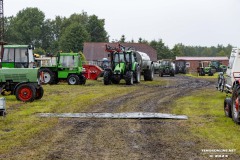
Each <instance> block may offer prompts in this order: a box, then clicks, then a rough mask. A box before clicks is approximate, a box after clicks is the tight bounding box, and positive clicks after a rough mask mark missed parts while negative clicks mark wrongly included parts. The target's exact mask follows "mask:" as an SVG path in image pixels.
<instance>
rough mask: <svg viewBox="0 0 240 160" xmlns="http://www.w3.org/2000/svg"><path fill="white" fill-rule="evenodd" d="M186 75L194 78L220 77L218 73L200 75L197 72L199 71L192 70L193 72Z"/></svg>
mask: <svg viewBox="0 0 240 160" xmlns="http://www.w3.org/2000/svg"><path fill="white" fill-rule="evenodd" d="M186 76H189V77H194V78H203V79H216V78H218V73H217V72H216V73H214V74H213V76H208V75H205V76H199V75H198V74H197V72H192V73H188V74H186Z"/></svg>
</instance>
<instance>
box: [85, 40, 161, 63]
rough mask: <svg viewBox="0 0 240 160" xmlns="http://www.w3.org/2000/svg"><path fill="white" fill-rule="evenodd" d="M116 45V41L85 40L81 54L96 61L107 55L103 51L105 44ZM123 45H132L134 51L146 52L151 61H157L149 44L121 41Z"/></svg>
mask: <svg viewBox="0 0 240 160" xmlns="http://www.w3.org/2000/svg"><path fill="white" fill-rule="evenodd" d="M106 44H108V45H110V46H111V47H117V45H118V43H106V42H85V43H84V47H83V54H84V55H85V57H86V60H87V61H97V60H102V59H103V58H106V57H108V52H106V51H105V45H106ZM121 45H123V46H125V47H133V48H135V50H136V51H140V52H144V53H146V54H148V56H149V57H150V59H151V60H152V61H157V51H156V50H155V49H153V48H152V47H151V46H149V45H147V44H144V43H121Z"/></svg>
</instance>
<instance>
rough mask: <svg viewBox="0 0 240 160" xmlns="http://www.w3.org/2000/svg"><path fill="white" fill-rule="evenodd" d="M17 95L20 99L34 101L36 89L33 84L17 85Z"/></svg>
mask: <svg viewBox="0 0 240 160" xmlns="http://www.w3.org/2000/svg"><path fill="white" fill-rule="evenodd" d="M15 96H16V98H17V100H19V101H23V102H32V101H34V99H35V97H36V89H35V87H34V86H33V85H32V84H21V85H19V86H18V87H17V89H16V92H15Z"/></svg>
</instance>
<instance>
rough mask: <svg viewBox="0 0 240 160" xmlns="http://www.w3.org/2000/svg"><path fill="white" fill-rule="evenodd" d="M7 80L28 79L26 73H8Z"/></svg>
mask: <svg viewBox="0 0 240 160" xmlns="http://www.w3.org/2000/svg"><path fill="white" fill-rule="evenodd" d="M5 80H6V81H7V80H12V81H13V82H22V81H27V77H26V74H6V75H5Z"/></svg>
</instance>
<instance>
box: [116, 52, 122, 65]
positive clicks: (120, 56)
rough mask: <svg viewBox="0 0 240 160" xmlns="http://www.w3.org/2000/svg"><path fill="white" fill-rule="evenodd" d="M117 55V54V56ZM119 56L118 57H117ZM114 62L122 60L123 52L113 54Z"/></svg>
mask: <svg viewBox="0 0 240 160" xmlns="http://www.w3.org/2000/svg"><path fill="white" fill-rule="evenodd" d="M118 55H119V56H118ZM119 58H120V59H119ZM114 62H115V63H119V62H124V56H123V54H121V53H120V54H115V56H114Z"/></svg>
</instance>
